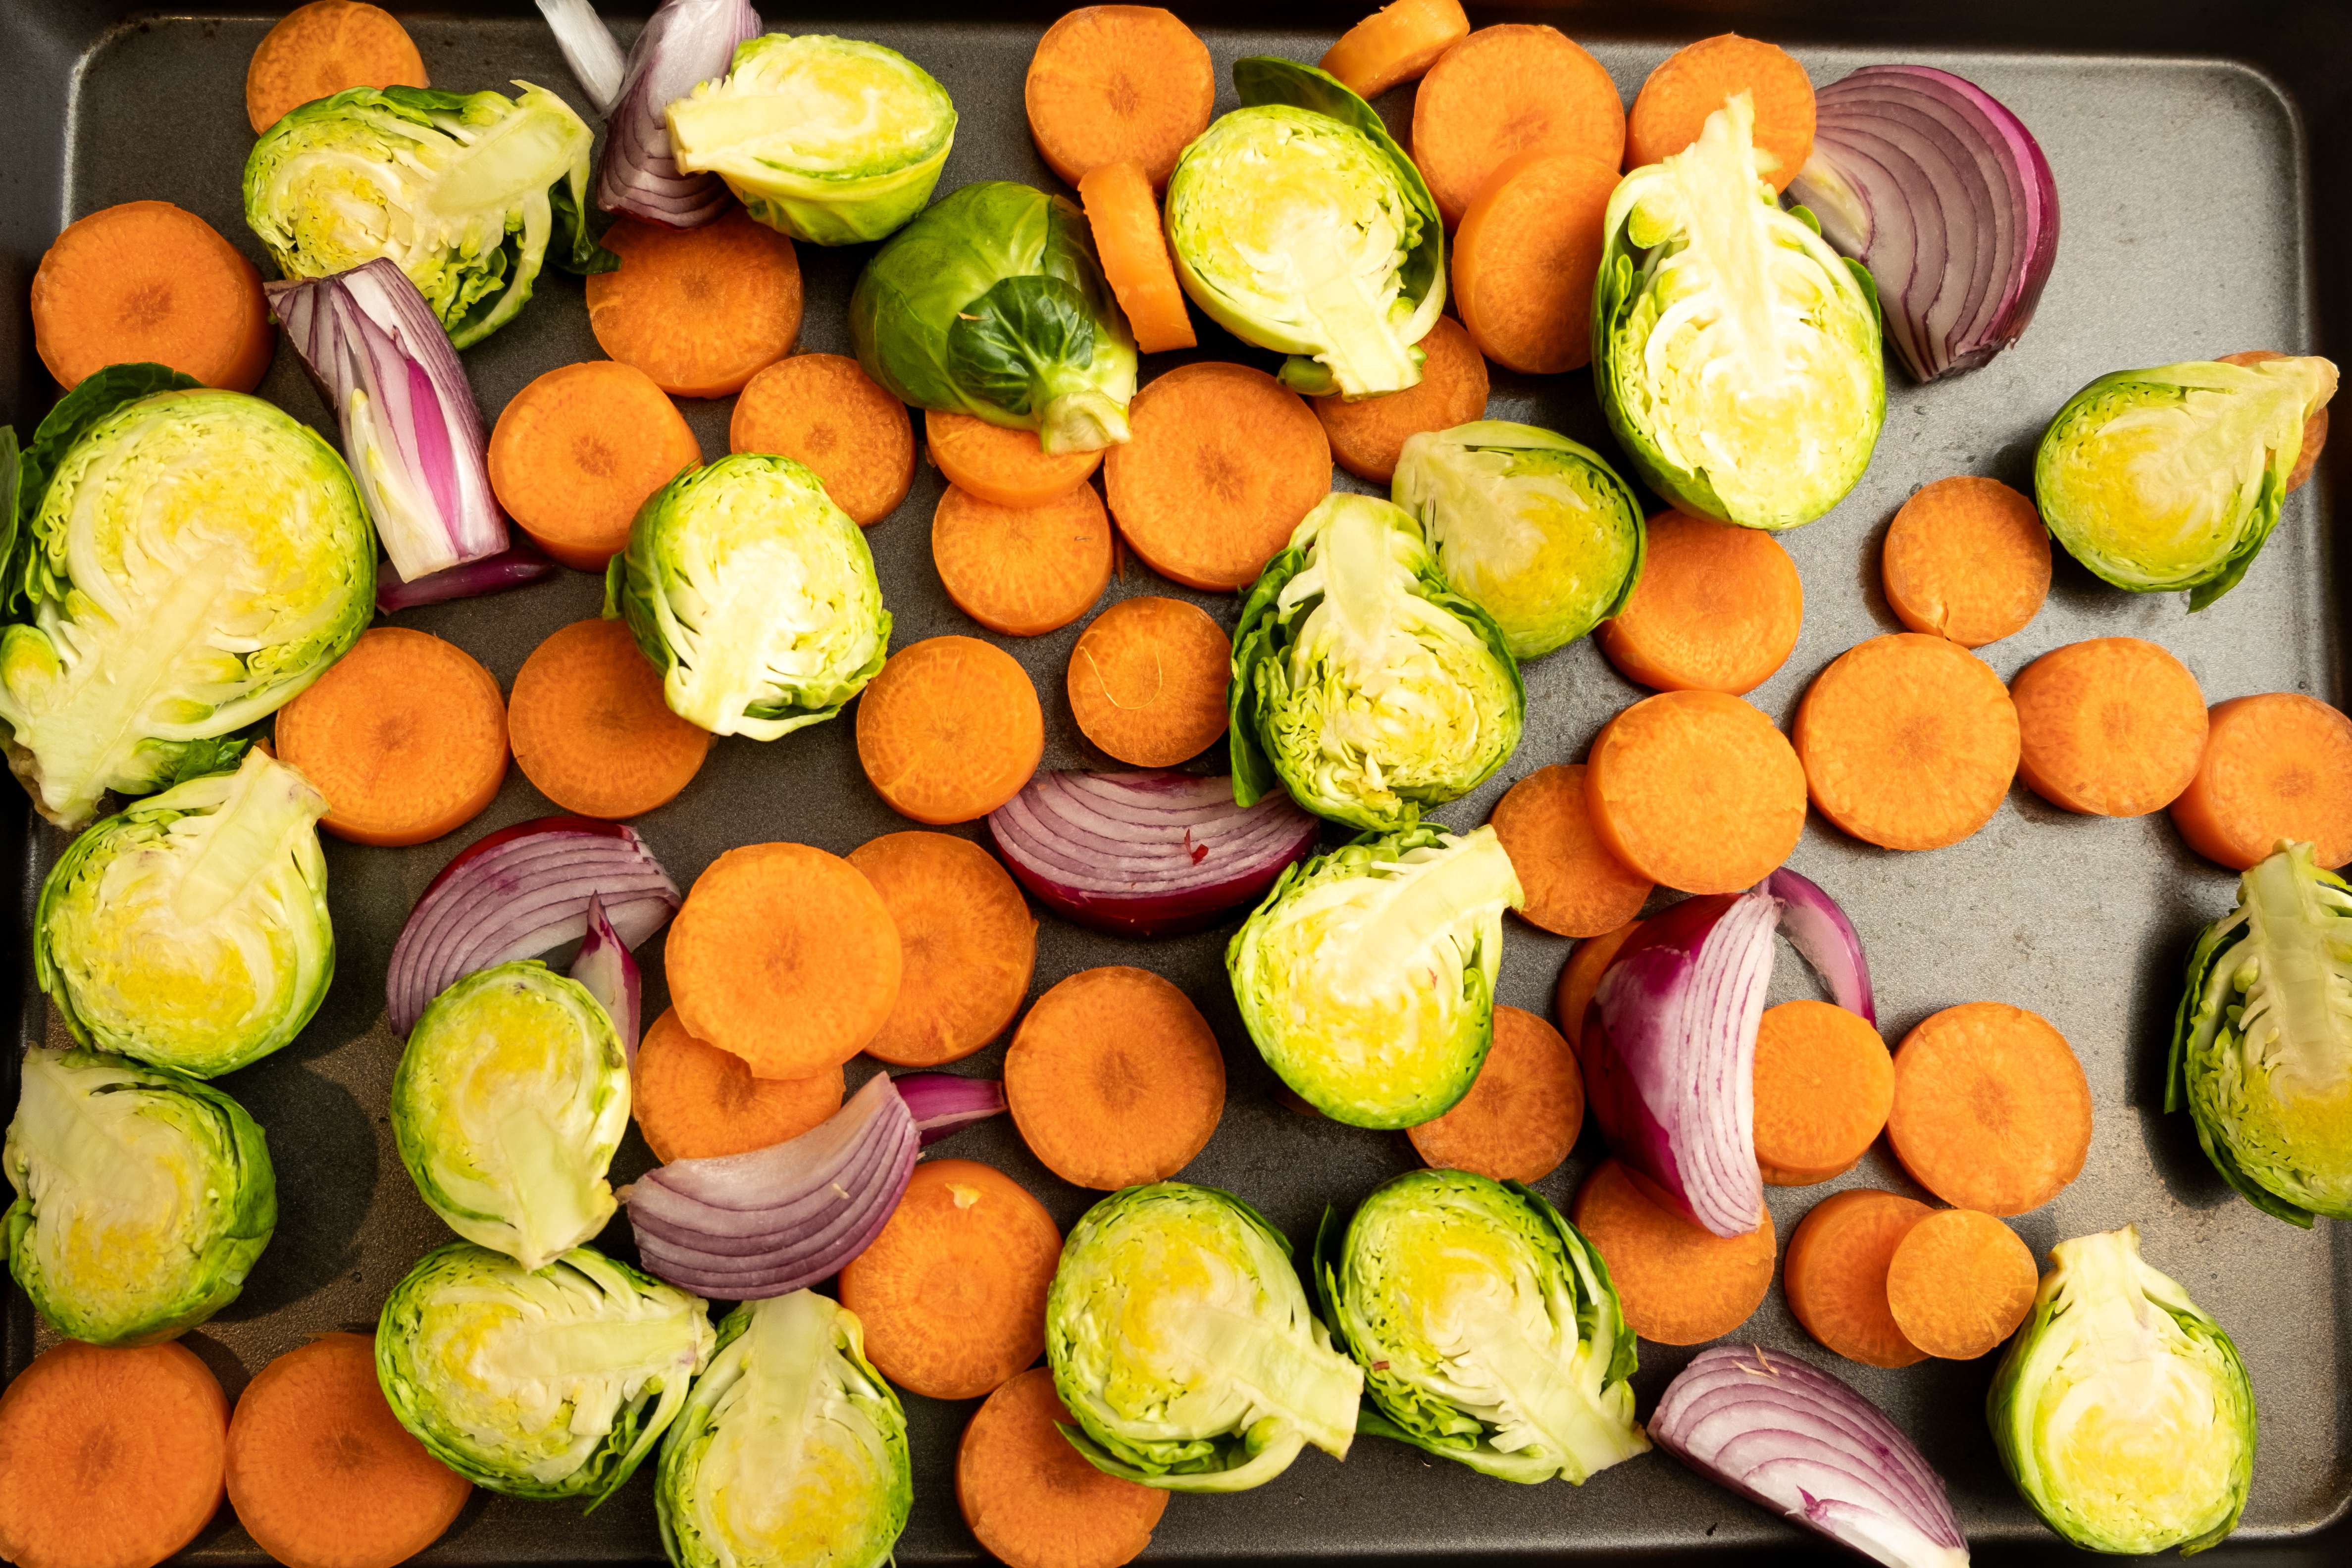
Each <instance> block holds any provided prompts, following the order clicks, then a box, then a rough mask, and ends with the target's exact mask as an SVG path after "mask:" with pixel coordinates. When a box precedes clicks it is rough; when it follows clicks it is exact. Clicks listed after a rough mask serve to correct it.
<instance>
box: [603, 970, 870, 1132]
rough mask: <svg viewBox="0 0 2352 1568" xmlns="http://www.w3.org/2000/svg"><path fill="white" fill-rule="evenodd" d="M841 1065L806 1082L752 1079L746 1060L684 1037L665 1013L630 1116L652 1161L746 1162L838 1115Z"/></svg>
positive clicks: (650, 1035) (641, 1054) (641, 1063)
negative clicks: (736, 1158) (739, 1158)
mask: <svg viewBox="0 0 2352 1568" xmlns="http://www.w3.org/2000/svg"><path fill="white" fill-rule="evenodd" d="M846 1088H847V1083H846V1081H845V1079H844V1078H843V1076H842V1071H841V1068H840V1065H839V1064H838V1063H836V1064H835V1065H834V1066H832V1067H828V1068H823V1069H820V1070H819V1071H815V1072H813V1073H811V1074H810V1075H809V1076H808V1077H806V1078H754V1077H753V1076H752V1075H751V1068H750V1067H749V1066H748V1065H746V1064H745V1062H744V1061H743V1059H742V1058H741V1057H740V1056H738V1055H736V1054H735V1053H734V1052H733V1051H721V1050H719V1048H718V1047H717V1046H715V1045H708V1044H705V1043H704V1042H703V1041H701V1040H697V1039H695V1038H694V1037H693V1036H692V1035H690V1034H688V1033H687V1032H686V1026H685V1025H684V1024H682V1023H680V1022H678V1021H677V1009H675V1008H665V1009H662V1015H661V1017H659V1018H657V1019H654V1026H653V1028H651V1029H649V1030H646V1038H645V1039H644V1040H643V1041H641V1042H640V1043H639V1044H638V1046H637V1061H636V1065H635V1067H633V1068H631V1069H630V1071H629V1111H630V1113H631V1114H632V1115H634V1116H635V1117H636V1119H637V1131H638V1132H640V1133H642V1134H645V1140H646V1147H647V1148H649V1149H651V1150H653V1152H654V1158H656V1159H657V1160H659V1161H661V1162H662V1163H663V1164H664V1165H667V1164H668V1163H669V1162H670V1161H672V1160H703V1159H712V1158H716V1157H718V1156H719V1155H748V1154H750V1153H751V1151H752V1150H754V1149H764V1148H767V1147H769V1146H770V1145H775V1144H781V1143H782V1142H783V1141H784V1140H785V1139H787V1138H797V1137H799V1136H800V1135H801V1134H803V1133H805V1132H809V1131H811V1130H813V1129H814V1128H815V1127H817V1126H818V1125H820V1124H823V1123H824V1121H825V1120H826V1119H827V1118H828V1117H830V1116H831V1115H832V1114H833V1113H835V1111H838V1110H840V1109H841V1101H842V1096H843V1094H844V1093H845V1091H846Z"/></svg>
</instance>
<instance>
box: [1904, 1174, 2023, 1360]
mask: <svg viewBox="0 0 2352 1568" xmlns="http://www.w3.org/2000/svg"><path fill="white" fill-rule="evenodd" d="M2040 1284H2041V1281H2040V1278H2039V1277H2038V1276H2037V1275H2036V1273H2035V1272H2034V1268H2033V1252H2032V1249H2031V1248H2029V1247H2027V1246H2026V1245H2025V1243H2024V1242H2023V1241H2021V1240H2020V1239H2018V1235H2017V1232H2016V1231H2014V1230H2011V1228H2009V1227H2008V1226H2006V1225H2003V1224H2002V1223H2001V1222H2000V1220H1998V1219H1995V1218H1993V1217H1992V1216H1991V1215H1990V1214H1979V1213H1977V1212H1976V1211H1975V1210H1974V1209H1968V1208H1947V1209H1944V1210H1942V1211H1941V1212H1940V1213H1936V1214H1930V1215H1929V1216H1927V1218H1925V1219H1922V1220H1920V1221H1919V1222H1918V1223H1917V1224H1916V1225H1914V1226H1913V1227H1911V1228H1910V1229H1909V1230H1908V1231H1907V1232H1906V1233H1905V1235H1904V1237H1903V1239H1902V1240H1901V1241H1899V1242H1897V1243H1896V1244H1895V1256H1894V1258H1893V1259H1892V1260H1889V1261H1888V1263H1887V1266H1886V1304H1887V1308H1888V1310H1889V1311H1890V1312H1892V1313H1893V1314H1894V1317H1895V1326H1896V1327H1897V1328H1899V1329H1901V1330H1902V1331H1903V1337H1904V1338H1906V1339H1907V1340H1909V1341H1910V1342H1911V1343H1913V1344H1916V1345H1917V1346H1918V1347H1919V1348H1920V1349H1921V1350H1924V1351H1926V1352H1927V1354H1929V1355H1933V1356H1940V1357H1942V1358H1944V1359H1946V1360H1948V1361H1974V1360H1975V1359H1976V1358H1977V1357H1978V1356H1980V1355H1985V1354H1990V1352H1991V1351H1992V1350H1994V1349H1995V1348H1996V1347H1998V1346H1999V1345H2000V1342H2001V1341H2003V1340H2005V1339H2007V1338H2008V1337H2009V1336H2010V1335H2011V1334H2013V1333H2016V1332H2017V1325H2018V1324H2020V1323H2021V1322H2024V1321H2025V1315H2026V1313H2028V1312H2032V1310H2033V1296H2034V1291H2036V1289H2037V1288H2038V1287H2039V1286H2040Z"/></svg>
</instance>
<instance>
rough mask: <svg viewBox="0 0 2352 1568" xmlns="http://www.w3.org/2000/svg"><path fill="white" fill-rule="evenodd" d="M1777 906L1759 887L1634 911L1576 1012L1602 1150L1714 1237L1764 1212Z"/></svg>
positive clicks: (1733, 1232) (1739, 1231) (1750, 1225)
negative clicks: (1761, 1029) (1763, 1058)
mask: <svg viewBox="0 0 2352 1568" xmlns="http://www.w3.org/2000/svg"><path fill="white" fill-rule="evenodd" d="M1779 915H1780V900H1778V899H1776V898H1774V897H1773V896H1772V894H1770V893H1769V892H1768V891H1766V890H1765V889H1763V888H1758V889H1756V890H1754V891H1752V892H1749V893H1744V894H1727V893H1718V894H1707V895H1706V896H1704V897H1700V898H1692V899H1686V900H1685V901H1684V902H1683V903H1681V904H1675V906H1674V907H1673V908H1671V909H1669V910H1667V911H1666V912H1665V913H1664V914H1663V915H1658V916H1657V917H1656V918H1654V919H1652V920H1645V921H1643V923H1642V928H1641V929H1640V930H1639V931H1636V932H1635V933H1634V934H1633V939H1632V940H1631V941H1629V942H1627V943H1626V944H1625V946H1623V948H1622V949H1621V950H1620V951H1619V952H1618V955H1617V956H1616V958H1615V959H1614V960H1612V962H1611V964H1610V966H1609V967H1608V969H1607V971H1606V972H1604V973H1603V974H1602V975H1601V984H1600V986H1599V987H1598V988H1596V989H1595V990H1594V992H1593V996H1592V1008H1591V1011H1589V1012H1587V1013H1586V1015H1585V1018H1586V1022H1585V1026H1584V1031H1583V1042H1584V1043H1583V1052H1584V1073H1585V1083H1586V1085H1587V1088H1588V1090H1589V1092H1590V1093H1591V1099H1592V1113H1593V1115H1594V1117H1595V1118H1596V1119H1597V1120H1599V1122H1600V1124H1601V1132H1602V1133H1603V1134H1605V1135H1606V1136H1607V1137H1608V1139H1609V1147H1610V1149H1611V1151H1612V1153H1614V1154H1615V1155H1617V1157H1618V1158H1619V1159H1621V1160H1622V1161H1623V1162H1624V1164H1625V1168H1626V1169H1627V1170H1628V1171H1630V1172H1632V1173H1633V1175H1634V1176H1636V1177H1638V1178H1640V1180H1641V1185H1642V1186H1643V1188H1644V1189H1645V1190H1647V1191H1648V1192H1649V1193H1650V1194H1651V1196H1653V1197H1656V1198H1658V1199H1659V1200H1660V1201H1661V1202H1663V1203H1664V1204H1665V1205H1666V1206H1667V1207H1671V1208H1673V1209H1675V1210H1676V1211H1677V1212H1679V1213H1681V1214H1682V1215H1684V1216H1685V1218H1689V1219H1690V1220H1691V1221H1692V1222H1693V1223H1694V1224H1696V1225H1699V1226H1703V1227H1705V1228H1706V1229H1708V1230H1711V1231H1713V1232H1714V1233H1715V1234H1716V1235H1717V1236H1745V1235H1747V1234H1748V1232H1749V1231H1752V1230H1754V1229H1755V1228H1756V1227H1757V1225H1758V1224H1759V1223H1760V1221H1761V1220H1762V1218H1763V1214H1764V1183H1763V1177H1762V1176H1760V1175H1759V1174H1758V1170H1757V1165H1756V1084H1755V1078H1756V1030H1757V1027H1758V1025H1759V1022H1760V1021H1761V1020H1762V1019H1763V1017H1764V992H1765V988H1766V987H1767V986H1768V985H1769V983H1770V981H1771V977H1772V928H1773V925H1774V924H1775V923H1776V921H1777V919H1778V917H1779ZM1596 1020H1597V1023H1598V1027H1595V1021H1596Z"/></svg>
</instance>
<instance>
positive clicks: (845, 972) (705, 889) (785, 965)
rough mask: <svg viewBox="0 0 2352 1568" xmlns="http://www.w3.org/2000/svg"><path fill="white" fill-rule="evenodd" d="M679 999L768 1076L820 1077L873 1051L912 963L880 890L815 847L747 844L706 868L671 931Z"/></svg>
mask: <svg viewBox="0 0 2352 1568" xmlns="http://www.w3.org/2000/svg"><path fill="white" fill-rule="evenodd" d="M662 956H663V963H664V965H665V967H667V969H668V971H669V996H670V1005H671V1007H672V1008H673V1009H675V1010H676V1012H677V1021H678V1022H679V1024H680V1025H682V1026H683V1027H684V1028H685V1030H686V1031H687V1033H688V1034H690V1035H692V1036H694V1038H695V1039H697V1040H708V1041H709V1042H710V1043H711V1044H712V1045H715V1046H717V1047H719V1049H720V1050H721V1051H733V1052H734V1053H735V1054H736V1055H738V1056H740V1057H741V1058H742V1059H743V1060H744V1061H745V1062H747V1063H748V1064H750V1066H751V1071H752V1074H753V1076H755V1077H759V1078H814V1077H815V1076H816V1075H817V1074H819V1073H821V1072H823V1071H825V1070H826V1069H827V1068H829V1067H836V1066H838V1065H840V1064H841V1063H842V1062H845V1061H848V1060H849V1059H850V1058H851V1057H853V1056H856V1054H857V1053H858V1052H859V1051H863V1050H865V1049H866V1042H867V1041H868V1040H872V1039H873V1038H874V1037H875V1036H876V1035H877V1034H878V1033H880V1032H881V1029H882V1025H883V1024H884V1023H885V1022H887V1020H888V1019H889V1017H890V1009H892V1008H893V1007H895V1006H897V1005H898V978H899V975H900V974H901V972H902V971H903V968H904V966H905V960H904V958H903V956H901V954H900V952H899V947H898V927H897V926H896V925H892V924H891V921H890V911H889V910H888V908H887V907H886V906H885V905H884V904H883V903H882V896H881V894H877V893H876V892H875V891H874V884H873V883H870V882H867V881H866V877H865V874H864V873H861V872H860V871H859V870H858V869H857V868H856V866H854V865H851V864H850V863H849V862H847V861H845V860H843V859H842V858H841V857H840V856H838V855H829V854H827V853H825V852H824V851H823V850H821V849H817V848H815V847H814V845H810V844H745V845H742V846H741V847H740V848H737V849H731V850H729V851H728V852H726V853H725V854H723V855H720V856H719V858H718V859H717V860H715V861H712V862H710V864H709V866H707V867H705V868H704V870H703V873H702V874H701V875H700V876H698V877H696V878H695V879H694V886H693V887H692V888H690V889H689V890H688V893H687V895H686V903H685V904H682V905H680V906H679V909H678V912H677V916H676V918H674V919H672V920H671V921H670V923H669V934H668V936H666V937H665V938H663V947H662Z"/></svg>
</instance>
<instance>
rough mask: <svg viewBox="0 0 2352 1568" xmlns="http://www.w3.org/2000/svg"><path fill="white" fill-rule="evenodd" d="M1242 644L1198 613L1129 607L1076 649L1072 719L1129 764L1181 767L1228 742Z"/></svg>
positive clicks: (1107, 614)
mask: <svg viewBox="0 0 2352 1568" xmlns="http://www.w3.org/2000/svg"><path fill="white" fill-rule="evenodd" d="M1232 667H1233V645H1232V644H1231V643H1228V642H1227V641H1226V640H1225V629H1224V628H1223V627H1222V626H1220V625H1218V624H1217V623H1216V622H1215V621H1214V620H1213V619H1211V618H1210V615H1209V612H1207V611H1205V610H1202V608H1201V607H1200V606H1199V605H1197V604H1188V603H1186V602H1185V601H1183V600H1181V599H1162V598H1159V597H1157V596H1154V595H1149V594H1147V595H1142V596H1139V597H1138V598H1134V599H1122V600H1120V601H1118V603H1117V604H1114V605H1112V606H1111V607H1110V608H1109V609H1108V610H1106V611H1104V612H1102V613H1101V614H1100V615H1097V616H1096V617H1095V618H1094V620H1093V621H1092V622H1089V623H1088V625H1087V629H1086V630H1085V631H1084V632H1080V633H1079V634H1078V640H1077V642H1076V643H1074V644H1072V645H1071V648H1070V668H1069V674H1068V678H1067V682H1066V684H1067V685H1068V687H1069V694H1070V712H1071V715H1072V716H1074V717H1075V718H1076V720H1077V721H1078V728H1079V729H1080V730H1081V731H1083V732H1084V733H1085V735H1086V737H1087V739H1088V740H1090V741H1092V742H1093V743H1094V744H1095V745H1096V746H1097V747H1099V748H1101V749H1102V750H1104V751H1106V752H1108V753H1109V754H1110V755H1111V756H1113V757H1115V758H1118V760H1119V761H1121V762H1127V763H1131V764H1133V765H1134V766H1136V767H1138V768H1173V767H1175V766H1176V765H1177V764H1179V763H1181V762H1186V761H1189V760H1191V759H1192V758H1195V757H1197V756H1199V755H1200V754H1201V753H1202V752H1203V751H1206V750H1207V749H1208V748H1209V747H1211V746H1212V745H1213V744H1215V742H1216V741H1217V739H1218V737H1221V736H1223V734H1224V733H1225V725H1226V722H1227V712H1226V707H1227V705H1226V689H1227V686H1228V685H1229V684H1230V681H1231V676H1232Z"/></svg>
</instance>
